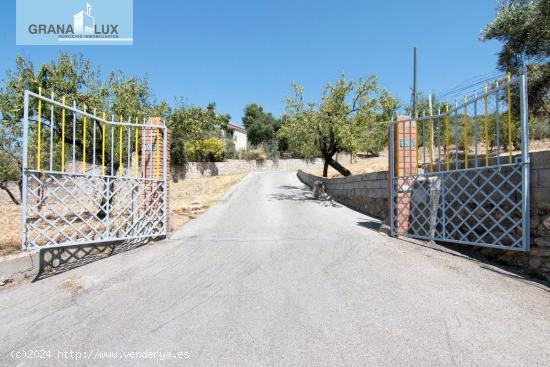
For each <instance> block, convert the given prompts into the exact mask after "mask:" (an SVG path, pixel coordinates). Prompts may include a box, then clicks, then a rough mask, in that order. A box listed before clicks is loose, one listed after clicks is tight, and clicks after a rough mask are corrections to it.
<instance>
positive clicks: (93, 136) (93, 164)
mask: <svg viewBox="0 0 550 367" xmlns="http://www.w3.org/2000/svg"><path fill="white" fill-rule="evenodd" d="M96 118H97V109H96V108H94V123H93V129H94V132H93V134H92V138H93V139H94V141H93V142H92V167H93V171H92V172H93V173H94V174H95V171H96V162H95V153H96V149H95V148H96V147H95V139H96V131H95V130H96V128H97V120H96Z"/></svg>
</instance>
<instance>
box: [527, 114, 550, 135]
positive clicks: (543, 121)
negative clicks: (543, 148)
mask: <svg viewBox="0 0 550 367" xmlns="http://www.w3.org/2000/svg"><path fill="white" fill-rule="evenodd" d="M529 137H530V138H531V139H537V140H542V139H548V138H550V119H549V118H548V117H546V118H542V117H534V118H531V119H530V120H529Z"/></svg>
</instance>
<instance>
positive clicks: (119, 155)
mask: <svg viewBox="0 0 550 367" xmlns="http://www.w3.org/2000/svg"><path fill="white" fill-rule="evenodd" d="M122 121H123V119H122V115H121V116H120V122H122ZM123 133H124V129H123V126H122V125H119V126H118V169H119V171H120V177H122V176H123V175H124V164H123V163H124V162H123V160H122V154H123V149H122V135H123Z"/></svg>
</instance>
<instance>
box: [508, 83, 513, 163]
mask: <svg viewBox="0 0 550 367" xmlns="http://www.w3.org/2000/svg"><path fill="white" fill-rule="evenodd" d="M506 79H507V84H506V99H507V105H508V151H509V153H508V155H509V158H510V160H509V163H510V164H512V150H513V146H512V93H511V90H510V80H511V75H510V72H508V73H507V74H506Z"/></svg>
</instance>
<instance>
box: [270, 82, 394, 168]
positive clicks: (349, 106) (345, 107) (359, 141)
mask: <svg viewBox="0 0 550 367" xmlns="http://www.w3.org/2000/svg"><path fill="white" fill-rule="evenodd" d="M293 91H294V95H293V96H291V97H288V98H287V101H286V104H287V105H286V110H285V116H284V117H283V124H282V126H281V129H280V130H279V134H278V135H279V137H281V138H284V139H286V140H287V142H288V146H289V149H290V150H291V152H293V153H294V154H295V155H297V156H299V157H302V158H313V157H318V156H321V157H322V158H323V160H324V167H323V176H324V177H326V176H327V173H328V166H329V165H330V166H331V167H333V168H334V169H336V170H337V171H338V172H340V173H341V174H342V175H344V176H348V175H350V174H351V173H350V172H349V170H347V169H346V168H345V167H343V166H342V165H340V164H339V163H338V162H337V161H335V160H334V159H333V156H334V155H335V154H336V153H339V152H348V153H350V154H352V155H354V154H356V153H357V152H358V151H359V150H360V149H362V148H365V147H366V146H367V145H368V144H369V142H370V143H373V141H370V138H371V136H370V132H372V131H374V130H376V129H378V130H377V131H381V130H384V131H385V136H386V138H385V139H386V140H385V142H387V125H386V127H385V128H383V129H381V128H380V127H379V126H378V125H377V124H376V123H375V122H376V121H380V120H382V119H384V118H386V117H388V120H389V117H391V115H392V114H393V113H394V110H395V107H396V106H397V102H396V101H395V99H393V98H392V97H391V96H390V95H389V93H387V92H386V91H384V90H383V89H381V88H379V87H378V86H377V80H376V77H374V76H370V77H369V78H368V79H366V80H364V81H363V80H358V81H346V80H345V79H344V77H343V76H342V77H341V78H340V79H338V80H336V82H335V83H334V84H330V83H329V84H327V85H326V87H325V89H324V92H323V96H322V99H321V102H320V103H313V102H311V103H308V104H305V102H304V89H303V87H302V86H300V85H298V84H293ZM375 140H376V139H375ZM374 143H375V144H377V145H380V143H379V142H377V141H375V142H374ZM376 153H377V152H376Z"/></svg>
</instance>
